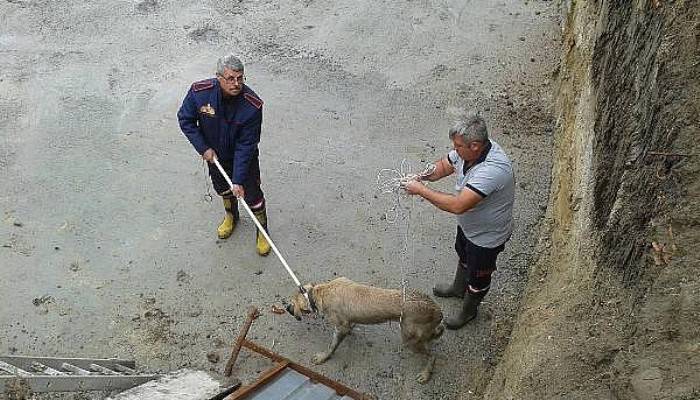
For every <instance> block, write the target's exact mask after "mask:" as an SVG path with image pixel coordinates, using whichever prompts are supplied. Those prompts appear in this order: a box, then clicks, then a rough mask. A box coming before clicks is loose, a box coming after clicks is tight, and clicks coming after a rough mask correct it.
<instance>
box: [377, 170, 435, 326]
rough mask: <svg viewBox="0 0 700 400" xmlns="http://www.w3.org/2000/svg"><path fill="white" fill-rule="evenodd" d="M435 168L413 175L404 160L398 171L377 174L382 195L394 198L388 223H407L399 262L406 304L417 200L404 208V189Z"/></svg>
mask: <svg viewBox="0 0 700 400" xmlns="http://www.w3.org/2000/svg"><path fill="white" fill-rule="evenodd" d="M435 168H436V167H435V165H434V164H427V165H426V166H425V168H424V169H423V171H422V172H420V173H419V174H413V173H410V172H409V171H411V170H412V169H411V166H410V164H409V163H408V162H407V161H406V160H405V159H404V160H402V161H401V165H400V167H399V168H398V169H391V168H383V169H381V170H379V172H378V173H377V188H378V189H379V191H380V193H381V194H386V195H391V196H393V204H392V205H391V207H390V208H389V209H388V210H387V212H386V213H385V218H386V221H387V223H388V224H392V225H393V224H395V223H397V222H398V221H405V227H406V228H405V230H404V231H403V248H402V249H401V254H402V255H403V259H402V260H401V261H400V262H399V263H400V266H399V267H400V270H401V296H402V301H403V302H404V303H405V302H406V289H407V284H408V280H407V278H406V268H405V265H406V264H408V261H410V265H411V269H413V267H414V261H415V243H414V242H415V241H414V240H413V239H415V238H414V237H413V235H412V234H411V219H412V214H413V209H414V207H415V198H413V197H412V198H410V201H411V205H410V207H406V206H404V205H403V204H402V201H404V200H405V198H406V194H405V192H404V190H403V188H404V187H405V186H406V184H407V183H408V182H410V181H411V180H416V179H422V178H425V177H427V176H428V175H430V174H432V173H433V172H434V171H435ZM406 210H408V211H406ZM409 243H411V245H412V247H411V253H410V254H411V255H410V256H409V248H408V247H409ZM404 261H407V262H404ZM402 319H403V310H402V315H401V316H400V317H399V323H401V320H402Z"/></svg>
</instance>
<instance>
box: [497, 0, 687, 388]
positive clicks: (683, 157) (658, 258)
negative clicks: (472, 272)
mask: <svg viewBox="0 0 700 400" xmlns="http://www.w3.org/2000/svg"><path fill="white" fill-rule="evenodd" d="M566 8H567V9H566V22H565V29H564V49H563V55H562V60H561V66H560V70H559V72H558V81H559V82H558V84H559V89H558V98H557V108H558V110H557V113H558V121H559V123H558V127H557V132H556V139H555V153H554V157H555V160H554V163H553V165H554V167H553V184H552V188H551V196H550V202H549V207H548V210H547V224H548V229H547V231H548V233H547V235H545V237H543V238H542V240H541V241H540V243H539V250H540V251H539V253H540V256H539V259H538V260H537V264H536V266H535V268H533V269H532V271H531V274H530V278H529V283H528V285H529V287H528V289H527V294H526V298H525V301H524V303H523V308H522V313H521V315H520V318H519V321H518V323H517V325H516V327H515V329H514V331H513V335H512V340H511V341H510V344H509V347H508V349H507V350H506V352H505V354H504V356H503V359H502V362H501V363H500V364H499V366H498V369H497V371H496V374H495V376H494V379H493V380H492V381H491V384H490V386H489V389H488V392H487V395H486V398H493V399H510V398H516V399H530V398H533V399H534V398H566V399H578V398H595V399H697V398H700V331H699V330H698V329H697V327H698V326H700V300H699V299H700V296H699V294H700V279H699V278H698V270H697V268H698V265H699V262H698V253H697V243H698V236H699V233H700V232H699V230H698V223H699V222H700V210H699V208H700V204H699V203H698V201H697V199H698V194H699V192H700V190H699V186H700V168H699V164H700V145H699V144H698V142H697V140H696V138H697V137H698V115H700V102H699V101H698V93H700V91H699V90H698V89H699V88H700V82H699V80H698V76H700V62H699V59H698V54H700V46H699V44H698V43H699V39H700V2H699V1H678V2H667V1H661V0H655V1H643V2H642V1H639V2H629V3H627V2H601V1H593V2H589V1H585V2H584V1H578V2H571V4H569V5H568V6H567V7H566Z"/></svg>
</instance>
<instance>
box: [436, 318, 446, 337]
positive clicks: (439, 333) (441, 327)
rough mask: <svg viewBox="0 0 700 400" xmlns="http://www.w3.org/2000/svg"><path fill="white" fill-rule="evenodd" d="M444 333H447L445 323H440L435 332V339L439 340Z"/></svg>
mask: <svg viewBox="0 0 700 400" xmlns="http://www.w3.org/2000/svg"><path fill="white" fill-rule="evenodd" d="M443 333H445V322H444V321H440V323H439V324H438V325H437V326H436V327H435V329H434V330H433V339H437V338H439V337H440V336H442V334H443Z"/></svg>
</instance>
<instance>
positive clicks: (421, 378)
mask: <svg viewBox="0 0 700 400" xmlns="http://www.w3.org/2000/svg"><path fill="white" fill-rule="evenodd" d="M411 349H412V350H413V351H415V352H416V353H418V354H420V355H421V356H423V357H426V358H427V359H428V362H427V363H426V364H425V367H424V368H423V370H422V371H421V372H420V373H419V374H418V376H416V380H417V381H418V383H427V382H428V381H429V380H430V377H431V376H432V375H433V368H435V355H433V354H431V352H430V350H428V348H427V347H426V344H425V342H419V341H416V342H413V343H411Z"/></svg>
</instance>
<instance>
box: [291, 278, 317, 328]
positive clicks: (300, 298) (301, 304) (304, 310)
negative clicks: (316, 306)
mask: <svg viewBox="0 0 700 400" xmlns="http://www.w3.org/2000/svg"><path fill="white" fill-rule="evenodd" d="M304 289H305V290H306V292H307V293H308V294H309V295H311V291H312V290H313V285H304ZM285 308H286V309H287V312H288V313H290V314H291V315H292V316H294V318H296V319H297V321H301V317H302V316H303V315H307V314H311V313H313V310H311V307H310V306H309V303H308V302H307V301H306V297H304V295H303V294H302V293H300V292H299V291H298V290H297V291H296V292H295V293H294V294H293V295H292V297H291V298H290V299H289V303H287V306H286V307H285Z"/></svg>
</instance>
